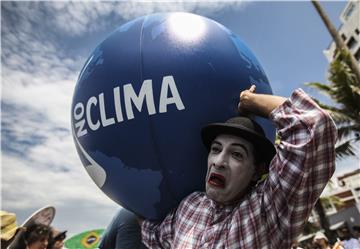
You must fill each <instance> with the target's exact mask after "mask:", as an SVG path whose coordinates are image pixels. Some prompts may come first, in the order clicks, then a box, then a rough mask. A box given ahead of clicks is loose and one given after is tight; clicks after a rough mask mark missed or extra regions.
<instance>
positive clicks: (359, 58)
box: [354, 48, 360, 192]
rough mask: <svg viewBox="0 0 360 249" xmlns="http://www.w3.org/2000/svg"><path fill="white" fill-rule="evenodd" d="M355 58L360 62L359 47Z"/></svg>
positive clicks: (357, 189) (359, 189)
mask: <svg viewBox="0 0 360 249" xmlns="http://www.w3.org/2000/svg"><path fill="white" fill-rule="evenodd" d="M354 57H355V59H356V60H357V61H358V62H360V48H358V50H357V51H356V53H355V54H354ZM356 191H359V192H360V188H356Z"/></svg>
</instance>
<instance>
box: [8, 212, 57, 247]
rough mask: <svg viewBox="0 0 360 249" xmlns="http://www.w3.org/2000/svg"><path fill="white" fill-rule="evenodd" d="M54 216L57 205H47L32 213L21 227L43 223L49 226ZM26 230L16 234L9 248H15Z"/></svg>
mask: <svg viewBox="0 0 360 249" xmlns="http://www.w3.org/2000/svg"><path fill="white" fill-rule="evenodd" d="M54 217H55V207H52V206H46V207H43V208H40V209H39V210H37V211H35V212H34V213H33V214H32V215H30V216H29V218H27V219H26V221H25V222H24V223H23V224H22V225H21V227H25V228H28V227H29V226H31V225H33V224H42V225H46V226H49V225H50V224H51V222H52V221H53V219H54ZM24 232H25V230H23V231H19V232H18V233H17V234H16V235H15V238H14V240H13V241H12V242H11V244H10V245H9V249H13V248H16V247H17V245H18V243H19V239H20V237H21V235H22V233H24Z"/></svg>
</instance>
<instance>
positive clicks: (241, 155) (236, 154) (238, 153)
mask: <svg viewBox="0 0 360 249" xmlns="http://www.w3.org/2000/svg"><path fill="white" fill-rule="evenodd" d="M232 155H233V156H234V157H235V158H237V159H243V158H244V156H243V154H242V153H240V152H233V153H232Z"/></svg>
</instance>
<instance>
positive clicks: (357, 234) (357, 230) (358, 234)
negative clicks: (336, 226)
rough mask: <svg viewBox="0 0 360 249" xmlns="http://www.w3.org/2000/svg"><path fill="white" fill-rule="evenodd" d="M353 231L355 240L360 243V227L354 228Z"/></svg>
mask: <svg viewBox="0 0 360 249" xmlns="http://www.w3.org/2000/svg"><path fill="white" fill-rule="evenodd" d="M352 229H353V231H354V235H355V238H357V239H358V240H359V241H360V226H353V227H352Z"/></svg>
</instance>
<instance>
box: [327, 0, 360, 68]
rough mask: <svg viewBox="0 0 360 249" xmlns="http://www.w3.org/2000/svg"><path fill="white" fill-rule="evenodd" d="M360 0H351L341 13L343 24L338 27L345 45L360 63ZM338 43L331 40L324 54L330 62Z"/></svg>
mask: <svg viewBox="0 0 360 249" xmlns="http://www.w3.org/2000/svg"><path fill="white" fill-rule="evenodd" d="M359 9H360V1H359V0H353V1H349V2H348V3H347V4H346V6H345V8H344V10H343V11H342V13H341V15H340V20H341V23H342V25H341V26H340V28H339V29H338V33H339V34H340V36H341V37H342V39H343V41H344V42H345V45H346V46H347V47H348V48H349V50H350V52H351V53H352V54H353V55H354V57H355V59H356V60H357V61H358V62H359V63H360V10H359ZM335 49H336V45H335V42H331V44H330V46H329V47H328V49H327V50H324V54H325V56H326V58H327V59H328V61H329V62H331V61H332V60H333V58H334V56H335Z"/></svg>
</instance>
